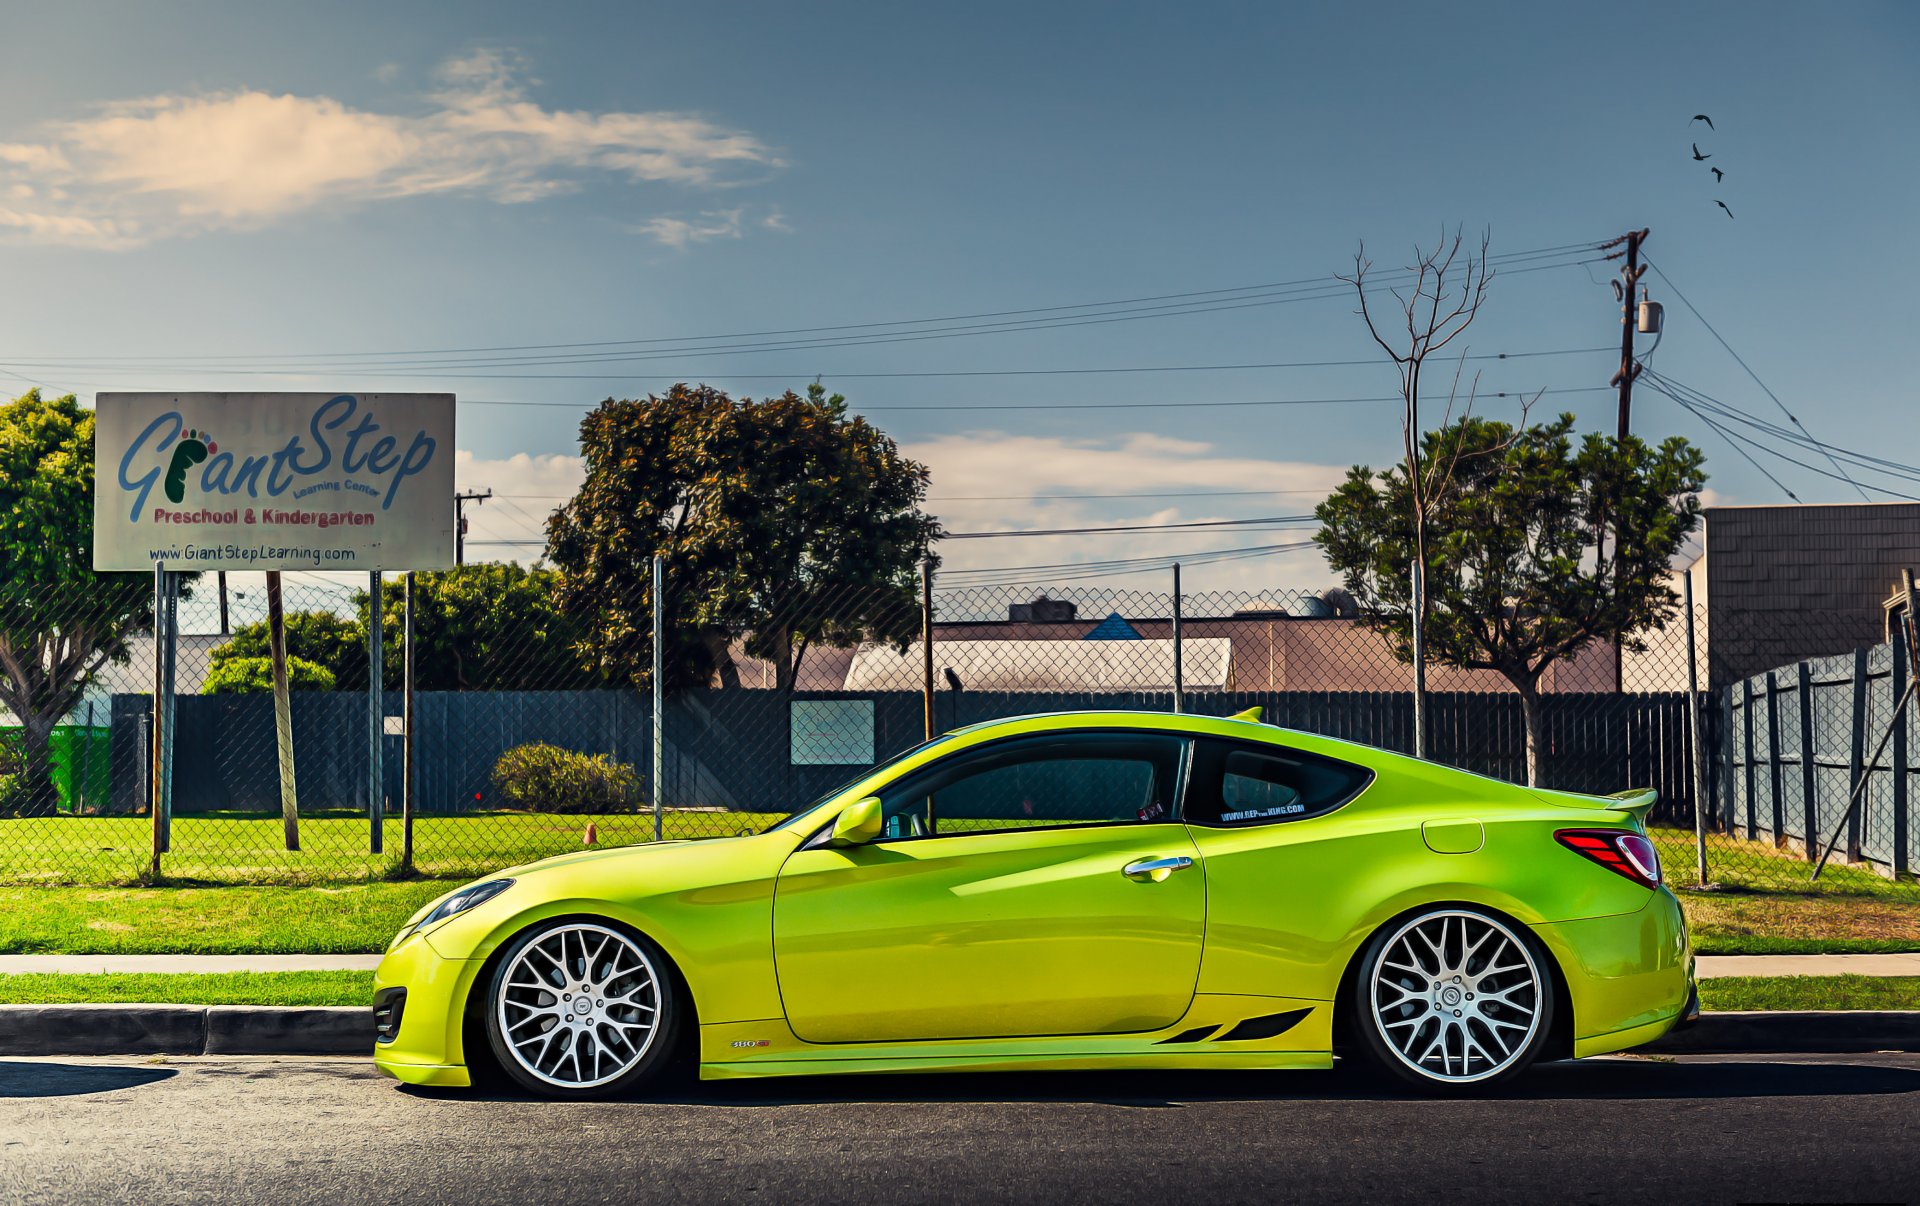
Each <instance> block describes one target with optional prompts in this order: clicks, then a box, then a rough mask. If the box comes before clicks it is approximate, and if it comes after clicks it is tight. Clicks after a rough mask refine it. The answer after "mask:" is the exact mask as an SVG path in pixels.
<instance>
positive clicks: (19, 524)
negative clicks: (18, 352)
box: [0, 389, 185, 816]
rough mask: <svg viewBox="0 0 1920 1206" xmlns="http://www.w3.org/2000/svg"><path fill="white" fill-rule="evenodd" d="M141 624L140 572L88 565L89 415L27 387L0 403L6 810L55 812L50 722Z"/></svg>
mask: <svg viewBox="0 0 1920 1206" xmlns="http://www.w3.org/2000/svg"><path fill="white" fill-rule="evenodd" d="M184 590H185V587H184V586H183V592H184ZM152 623H153V578H152V576H151V575H149V574H141V573H111V574H109V573H96V572H95V571H94V568H93V414H92V412H90V411H87V410H83V409H81V407H80V404H79V402H78V401H76V400H75V399H74V397H73V395H71V394H68V395H67V396H65V397H63V398H53V399H45V398H42V397H41V396H40V391H39V390H37V389H36V390H30V391H28V392H27V393H26V394H24V395H22V396H21V397H19V398H17V399H15V400H14V401H13V402H12V403H10V404H8V405H6V406H0V706H4V707H5V708H6V709H7V711H9V712H11V713H13V715H14V716H15V717H16V718H18V720H19V722H20V761H21V769H20V773H19V782H18V789H17V791H16V792H15V793H14V796H13V800H14V803H13V804H12V805H11V806H10V810H11V811H17V812H19V813H22V814H24V815H30V816H38V815H46V814H49V813H51V812H53V811H54V809H55V807H56V806H57V803H58V801H59V795H58V792H57V789H56V788H55V787H54V783H53V756H52V749H51V742H52V737H53V727H54V725H55V724H57V723H58V722H59V720H60V718H61V717H62V716H64V715H66V714H67V713H68V712H69V711H71V710H72V709H73V707H74V705H75V704H77V703H79V702H80V699H81V695H82V693H83V692H84V691H85V689H86V684H87V681H88V679H89V678H90V676H91V675H92V674H93V673H94V672H95V671H96V670H98V669H99V668H100V667H101V666H102V665H104V664H106V663H107V662H109V661H125V660H126V657H127V638H128V637H129V636H130V635H131V634H133V633H134V632H137V631H139V630H140V629H143V628H147V627H149V626H150V625H151V624H152Z"/></svg>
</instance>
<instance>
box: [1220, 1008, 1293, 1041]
mask: <svg viewBox="0 0 1920 1206" xmlns="http://www.w3.org/2000/svg"><path fill="white" fill-rule="evenodd" d="M1312 1012H1313V1007H1312V1006H1311V1005H1309V1006H1308V1007H1307V1008H1305V1009H1289V1010H1288V1011H1287V1012H1285V1013H1269V1014H1266V1015H1265V1016H1263V1017H1257V1018H1248V1019H1247V1020H1246V1021H1244V1022H1241V1023H1240V1024H1239V1025H1237V1026H1235V1027H1234V1028H1233V1029H1232V1030H1229V1031H1227V1032H1226V1033H1225V1034H1223V1035H1221V1036H1220V1041H1221V1042H1223V1043H1232V1042H1239V1041H1244V1040H1247V1039H1265V1038H1272V1037H1274V1036H1275V1035H1279V1034H1285V1033H1286V1032H1287V1031H1289V1030H1292V1029H1293V1028H1294V1027H1295V1026H1298V1025H1299V1024H1300V1019H1302V1018H1304V1017H1306V1016H1307V1015H1308V1014H1310V1013H1312Z"/></svg>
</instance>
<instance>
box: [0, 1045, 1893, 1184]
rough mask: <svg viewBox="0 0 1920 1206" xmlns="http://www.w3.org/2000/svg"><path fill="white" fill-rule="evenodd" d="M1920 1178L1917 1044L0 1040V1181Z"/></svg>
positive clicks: (1759, 1181) (1268, 1181)
mask: <svg viewBox="0 0 1920 1206" xmlns="http://www.w3.org/2000/svg"><path fill="white" fill-rule="evenodd" d="M1917 1199H1920V1056H1914V1055H1877V1056H1845V1057H1842V1056H1823V1057H1812V1056H1804V1057H1795V1056H1790V1055H1788V1056H1738V1057H1706V1056H1696V1057H1686V1058H1682V1059H1679V1060H1677V1061H1675V1060H1658V1061H1656V1060H1649V1059H1609V1060H1596V1061H1588V1062H1585V1063H1581V1064H1573V1065H1560V1066H1555V1067H1549V1068H1544V1069H1540V1070H1537V1071H1536V1072H1535V1073H1533V1075H1532V1076H1531V1077H1530V1078H1529V1079H1527V1080H1526V1081H1524V1082H1523V1083H1522V1084H1521V1086H1520V1087H1519V1088H1518V1089H1517V1090H1516V1091H1514V1092H1511V1093H1509V1094H1507V1095H1505V1096H1502V1097H1500V1098H1497V1099H1492V1100H1481V1101H1432V1100H1408V1099H1403V1098H1398V1097H1395V1096H1392V1095H1391V1094H1387V1093H1384V1092H1382V1091H1381V1090H1380V1089H1379V1088H1378V1087H1376V1086H1370V1085H1367V1084H1363V1083H1358V1082H1357V1081H1356V1080H1355V1079H1354V1078H1352V1077H1351V1076H1349V1075H1347V1074H1346V1073H1342V1072H1330V1073H1329V1072H1287V1073H1266V1074H1261V1073H1238V1074H1205V1075H1202V1074H1100V1075H1092V1074H1086V1075H1081V1074H1072V1075H1069V1074H1056V1075H1050V1076H1029V1077H1014V1076H999V1075H993V1076H987V1075H974V1076H946V1077H924V1076H916V1077H898V1078H886V1079H881V1078H859V1079H851V1078H849V1079H813V1080H803V1081H802V1080H795V1081H777V1082H766V1081H762V1082H745V1083H723V1084H709V1085H704V1086H698V1087H695V1088H690V1089H688V1090H687V1091H685V1092H682V1093H680V1094H678V1095H677V1096H676V1097H675V1098H674V1099H673V1100H670V1101H665V1102H657V1103H656V1102H637V1101H624V1102H600V1103H591V1104H571V1105H553V1104H549V1103H542V1102H536V1101H531V1100H527V1099H524V1098H515V1097H509V1096H491V1097H475V1096H469V1095H466V1094H457V1093H427V1092H422V1091H417V1090H410V1089H403V1088H401V1087H399V1086H397V1085H395V1084H394V1083H393V1082H392V1081H388V1080H384V1079H382V1078H380V1077H378V1076H376V1075H375V1074H374V1072H373V1070H372V1068H371V1067H370V1066H368V1065H367V1064H365V1063H364V1062H361V1061H358V1060H338V1059H334V1060H327V1059H281V1058H268V1057H255V1058H217V1057H205V1058H192V1059H184V1058H183V1059H170V1060H166V1061H164V1062H161V1061H159V1060H157V1059H156V1060H143V1059H131V1058H130V1059H99V1060H73V1059H70V1060H58V1059H47V1060H0V1200H4V1201H7V1202H84V1203H104V1202H139V1203H142V1204H146V1203H161V1202H175V1201H181V1202H271V1203H274V1204H275V1206H297V1204H299V1203H307V1202H315V1203H327V1204H328V1206H340V1204H342V1203H356V1202H364V1201H382V1202H386V1201H435V1202H516V1203H529V1202H561V1203H567V1204H569V1206H578V1204H584V1203H592V1202H622V1201H695V1202H699V1201H723V1202H724V1201H732V1202H781V1203H786V1202H812V1201H966V1202H977V1201H1045V1202H1048V1203H1054V1204H1058V1203H1065V1202H1075V1201H1095V1200H1098V1201H1102V1202H1108V1201H1116V1200H1128V1201H1131V1200H1143V1201H1153V1202H1182V1201H1201V1200H1204V1201H1206V1202H1208V1203H1210V1204H1219V1203H1225V1202H1232V1201H1269V1202H1270V1201H1352V1202H1368V1203H1376V1202H1395V1201H1422V1202H1425V1201H1472V1202H1474V1203H1476V1204H1479V1203H1488V1202H1502V1201H1529V1202H1587V1201H1595V1202H1608V1201H1642V1200H1658V1201H1661V1202H1663V1203H1665V1204H1668V1206H1670V1204H1671V1203H1674V1202H1680V1201H1684V1202H1687V1203H1689V1206H1692V1204H1693V1203H1712V1202H1782V1201H1827V1202H1832V1201H1879V1202H1898V1201H1913V1200H1917Z"/></svg>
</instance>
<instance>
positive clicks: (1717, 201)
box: [1713, 197, 1733, 218]
mask: <svg viewBox="0 0 1920 1206" xmlns="http://www.w3.org/2000/svg"><path fill="white" fill-rule="evenodd" d="M1713 203H1714V204H1715V205H1718V206H1719V207H1720V208H1721V209H1727V203H1726V202H1725V201H1722V200H1720V199H1719V198H1718V197H1716V198H1714V202H1713ZM1727 216H1728V217H1729V218H1731V217H1732V216H1733V211H1732V210H1730V209H1727Z"/></svg>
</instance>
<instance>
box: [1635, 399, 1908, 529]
mask: <svg viewBox="0 0 1920 1206" xmlns="http://www.w3.org/2000/svg"><path fill="white" fill-rule="evenodd" d="M1648 376H1649V379H1650V380H1652V381H1654V382H1655V388H1656V389H1658V390H1659V391H1660V392H1661V393H1663V394H1665V395H1666V396H1667V397H1669V398H1672V399H1673V400H1674V401H1675V402H1678V403H1679V404H1680V405H1681V406H1682V407H1684V408H1686V409H1687V410H1688V411H1690V412H1691V413H1693V414H1694V415H1695V416H1696V417H1698V418H1699V419H1701V420H1702V421H1703V422H1705V423H1706V424H1707V425H1708V426H1709V427H1712V428H1713V429H1714V430H1715V431H1716V432H1718V433H1719V434H1720V435H1721V436H1722V437H1723V438H1725V439H1726V440H1728V441H1729V442H1739V443H1744V444H1746V445H1748V446H1751V447H1753V448H1757V449H1759V450H1760V451H1762V452H1765V453H1767V454H1768V455H1770V456H1773V457H1777V458H1779V459H1780V460H1783V461H1786V462H1787V463H1788V464H1791V465H1798V466H1799V467H1801V468H1802V469H1805V470H1807V471H1808V472H1809V473H1815V474H1818V475H1820V476H1821V477H1826V478H1832V479H1833V480H1834V481H1841V482H1846V483H1847V484H1848V485H1850V486H1853V487H1854V488H1855V489H1856V490H1860V491H1863V493H1862V495H1861V497H1863V498H1865V497H1866V496H1865V494H1864V491H1865V490H1876V491H1878V492H1880V493H1882V494H1886V495H1890V496H1891V497H1894V498H1902V499H1910V500H1912V501H1916V502H1920V498H1915V497H1914V496H1913V495H1910V494H1904V493H1902V492H1900V491H1898V490H1892V489H1889V488H1887V487H1885V486H1879V485H1874V484H1872V483H1870V482H1869V483H1866V484H1865V485H1863V484H1862V483H1860V482H1859V481H1857V480H1856V479H1854V478H1853V477H1851V476H1849V475H1847V474H1846V471H1845V470H1844V469H1841V470H1840V472H1839V473H1829V472H1828V471H1826V470H1825V469H1822V468H1820V467H1819V466H1817V465H1811V464H1808V463H1807V462H1806V461H1803V460H1800V459H1799V458H1797V457H1792V456H1788V455H1787V454H1786V453H1784V452H1781V451H1780V450H1779V449H1777V448H1775V447H1773V446H1772V445H1769V444H1767V443H1764V442H1763V441H1761V440H1758V439H1755V438H1754V437H1752V436H1743V435H1741V434H1740V433H1739V432H1737V431H1730V430H1729V429H1727V428H1725V427H1722V426H1721V425H1719V424H1717V423H1715V422H1714V421H1713V419H1712V418H1711V417H1710V416H1711V415H1716V414H1717V415H1718V416H1720V417H1721V418H1724V419H1727V420H1729V421H1730V422H1734V423H1739V424H1742V425H1744V426H1747V427H1751V428H1753V429H1754V430H1756V431H1760V432H1762V433H1764V434H1766V435H1768V436H1771V437H1772V438H1774V439H1779V440H1784V441H1786V442H1787V443H1790V444H1793V445H1795V446H1796V447H1802V448H1806V449H1808V450H1809V451H1818V452H1821V453H1823V454H1824V455H1825V456H1826V457H1827V460H1828V462H1829V463H1830V464H1833V465H1834V467H1835V468H1836V469H1839V468H1840V462H1845V463H1848V464H1852V465H1854V466H1855V467H1856V468H1862V469H1866V470H1868V471H1870V472H1877V473H1883V474H1886V475H1887V476H1889V477H1895V478H1900V479H1903V480H1906V481H1912V482H1920V467H1916V466H1913V465H1905V464H1902V463H1900V462H1898V461H1889V460H1885V459H1884V458H1880V457H1872V456H1868V455H1867V454H1865V453H1860V452H1854V451H1852V450H1850V449H1847V448H1842V447H1840V446H1839V445H1837V444H1824V443H1822V442H1820V441H1818V440H1815V439H1812V438H1811V437H1808V436H1806V435H1804V429H1803V432H1802V433H1795V432H1792V431H1789V430H1788V429H1786V428H1784V427H1780V426H1778V425H1776V424H1770V423H1767V422H1766V421H1765V420H1763V419H1758V418H1756V417H1754V416H1753V415H1750V414H1748V413H1747V412H1745V411H1743V410H1740V409H1739V408H1738V407H1735V406H1731V405H1729V404H1727V403H1724V402H1721V401H1720V400H1719V399H1717V398H1714V397H1712V396H1711V395H1709V394H1706V393H1703V392H1702V391H1700V390H1696V389H1694V388H1693V387H1691V386H1687V385H1683V384H1681V383H1680V382H1677V381H1675V380H1673V379H1672V378H1671V377H1665V376H1659V375H1657V374H1648ZM1836 454H1837V458H1838V459H1837V460H1836ZM1742 455H1745V453H1744V452H1743V453H1742ZM1747 460H1748V462H1749V463H1754V462H1753V458H1752V457H1748V458H1747ZM1755 467H1756V468H1758V465H1757V464H1755ZM1762 472H1765V470H1762ZM1768 478H1769V480H1771V481H1773V483H1774V484H1775V485H1776V486H1780V488H1781V490H1782V491H1784V492H1785V493H1786V495H1787V497H1789V498H1791V499H1793V500H1794V501H1795V502H1800V501H1802V500H1801V499H1800V497H1799V496H1798V495H1796V494H1794V493H1793V491H1791V490H1788V489H1787V488H1786V487H1785V486H1784V485H1783V484H1782V483H1781V482H1780V481H1779V479H1777V478H1774V477H1773V476H1772V475H1771V474H1768ZM1869 501H1871V500H1869Z"/></svg>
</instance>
